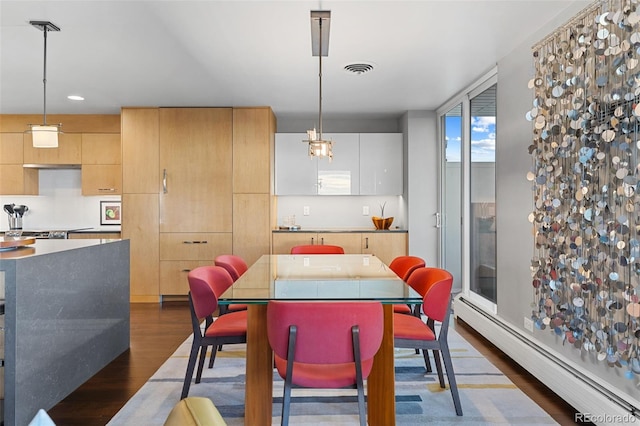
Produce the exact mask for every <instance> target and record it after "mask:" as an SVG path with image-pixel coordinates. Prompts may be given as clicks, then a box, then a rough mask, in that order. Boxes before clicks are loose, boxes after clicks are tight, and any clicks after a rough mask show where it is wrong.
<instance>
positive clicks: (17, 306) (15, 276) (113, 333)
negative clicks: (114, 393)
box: [0, 239, 129, 426]
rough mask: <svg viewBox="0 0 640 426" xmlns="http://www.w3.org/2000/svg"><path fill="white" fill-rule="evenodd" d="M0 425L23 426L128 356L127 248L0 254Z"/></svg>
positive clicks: (54, 245)
mask: <svg viewBox="0 0 640 426" xmlns="http://www.w3.org/2000/svg"><path fill="white" fill-rule="evenodd" d="M1 288H4V294H5V315H4V410H3V411H4V424H5V425H11V426H12V425H26V424H28V423H29V421H30V420H31V419H32V418H33V416H34V415H35V414H36V412H37V411H38V409H40V408H42V409H44V410H48V409H50V408H52V407H53V406H54V405H56V404H57V403H58V402H59V401H61V400H62V399H64V398H65V397H66V396H67V395H69V394H70V393H71V392H72V391H74V390H75V389H76V388H77V387H79V386H80V385H81V384H82V383H84V382H85V381H86V380H87V379H89V378H90V377H91V376H93V375H94V374H95V373H96V372H98V371H99V370H100V369H102V368H103V367H104V366H106V365H107V364H108V363H109V362H111V361H112V360H113V359H115V358H116V357H117V356H118V355H120V354H121V353H123V352H124V351H126V350H127V349H128V348H129V241H128V240H47V239H44V240H36V243H35V244H33V245H31V246H27V247H21V248H19V249H16V250H11V251H3V252H0V289H1Z"/></svg>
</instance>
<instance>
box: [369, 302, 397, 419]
mask: <svg viewBox="0 0 640 426" xmlns="http://www.w3.org/2000/svg"><path fill="white" fill-rule="evenodd" d="M382 308H383V310H384V334H383V336H382V345H380V350H378V353H377V354H376V356H375V358H374V360H373V369H372V370H371V374H370V375H369V379H368V380H367V412H368V414H369V425H370V426H393V425H395V424H396V389H395V366H394V360H393V305H390V304H387V305H382Z"/></svg>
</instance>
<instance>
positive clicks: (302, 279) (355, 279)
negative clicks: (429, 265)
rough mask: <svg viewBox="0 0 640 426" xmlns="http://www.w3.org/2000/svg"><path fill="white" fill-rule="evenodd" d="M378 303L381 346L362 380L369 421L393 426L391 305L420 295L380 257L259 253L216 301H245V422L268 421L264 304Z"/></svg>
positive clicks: (269, 356)
mask: <svg viewBox="0 0 640 426" xmlns="http://www.w3.org/2000/svg"><path fill="white" fill-rule="evenodd" d="M270 300H291V301H306V300H314V301H328V302H329V301H333V302H337V301H354V300H375V301H380V302H381V303H382V305H383V311H384V333H383V339H382V344H381V346H380V349H379V351H378V353H377V354H376V356H375V358H374V364H373V369H372V371H371V374H370V375H369V378H368V379H367V401H368V402H367V412H368V422H369V425H372V426H378V425H379V426H392V425H395V373H394V351H393V304H397V303H405V304H416V303H422V298H421V297H420V296H419V294H418V293H416V292H415V291H414V290H413V289H412V288H411V287H409V286H408V285H407V284H406V283H405V282H404V281H402V280H401V279H400V278H399V277H398V276H397V275H396V274H395V273H394V272H393V271H392V270H391V269H390V268H389V267H388V266H387V265H385V264H384V263H383V262H382V261H381V260H380V259H378V258H377V257H375V256H373V255H370V254H363V255H360V254H339V255H329V254H320V255H264V256H262V257H261V258H260V259H258V261H257V262H256V263H254V264H253V265H251V266H250V267H249V269H248V270H247V271H246V272H245V273H244V274H243V275H242V276H241V277H240V278H239V279H238V280H237V281H236V282H235V283H234V284H233V285H232V286H231V288H230V289H229V290H227V291H226V292H225V293H224V294H222V295H221V297H220V300H219V303H220V304H231V303H234V304H235V303H243V304H247V305H248V306H247V308H248V309H247V360H246V383H245V417H244V421H245V425H251V426H259V425H265V426H266V425H271V420H272V408H273V353H272V351H271V348H270V346H269V341H268V339H267V326H266V319H267V314H266V313H267V303H268V302H269V301H270Z"/></svg>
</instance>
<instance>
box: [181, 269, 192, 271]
mask: <svg viewBox="0 0 640 426" xmlns="http://www.w3.org/2000/svg"><path fill="white" fill-rule="evenodd" d="M180 272H191V269H183V270H182V271H180Z"/></svg>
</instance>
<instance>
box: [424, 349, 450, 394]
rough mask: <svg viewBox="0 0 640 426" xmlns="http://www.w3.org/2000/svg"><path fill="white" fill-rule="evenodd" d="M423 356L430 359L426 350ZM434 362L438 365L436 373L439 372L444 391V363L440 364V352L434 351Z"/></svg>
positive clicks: (439, 379)
mask: <svg viewBox="0 0 640 426" xmlns="http://www.w3.org/2000/svg"><path fill="white" fill-rule="evenodd" d="M422 354H423V355H424V356H425V357H428V355H427V350H426V349H423V350H422ZM433 362H434V363H435V364H436V371H437V372H438V381H439V382H440V387H441V388H442V389H444V388H445V386H444V374H443V372H442V363H441V362H440V351H436V350H434V351H433Z"/></svg>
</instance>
